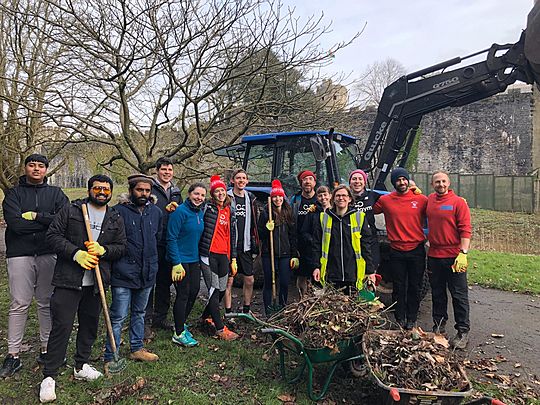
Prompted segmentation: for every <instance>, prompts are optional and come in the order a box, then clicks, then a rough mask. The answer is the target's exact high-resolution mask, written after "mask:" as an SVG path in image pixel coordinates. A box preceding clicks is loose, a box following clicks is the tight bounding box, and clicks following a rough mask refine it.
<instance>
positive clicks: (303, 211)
mask: <svg viewBox="0 0 540 405" xmlns="http://www.w3.org/2000/svg"><path fill="white" fill-rule="evenodd" d="M309 207H311V204H304V205H302V208H301V209H300V210H298V215H307V214H308V213H309Z"/></svg>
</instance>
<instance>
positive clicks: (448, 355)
mask: <svg viewBox="0 0 540 405" xmlns="http://www.w3.org/2000/svg"><path fill="white" fill-rule="evenodd" d="M413 335H414V336H413ZM363 339H364V346H365V349H366V350H365V354H366V357H367V359H368V361H369V363H370V365H371V368H372V372H373V373H374V374H375V375H376V376H377V377H378V378H379V379H380V380H381V381H382V382H383V383H384V384H386V385H388V386H390V387H398V388H406V389H411V390H421V391H466V390H469V389H470V383H469V382H468V380H467V377H466V375H465V373H464V371H463V370H462V368H461V367H460V364H459V360H458V359H457V358H456V357H455V356H454V354H453V352H452V351H450V350H449V348H448V346H449V345H448V341H447V340H446V338H445V337H444V336H442V335H435V334H433V333H426V332H424V331H422V330H421V329H420V328H418V329H417V330H416V331H414V332H404V331H369V332H367V333H366V334H365V335H364V338H363Z"/></svg>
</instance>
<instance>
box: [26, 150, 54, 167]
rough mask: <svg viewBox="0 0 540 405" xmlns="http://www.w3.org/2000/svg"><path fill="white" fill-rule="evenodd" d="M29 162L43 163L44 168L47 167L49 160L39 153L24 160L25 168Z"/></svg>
mask: <svg viewBox="0 0 540 405" xmlns="http://www.w3.org/2000/svg"><path fill="white" fill-rule="evenodd" d="M30 162H39V163H43V164H44V165H45V167H49V159H47V158H46V157H45V156H43V155H40V154H39V153H32V154H31V155H30V156H28V157H27V158H26V159H24V165H25V166H26V165H27V164H28V163H30Z"/></svg>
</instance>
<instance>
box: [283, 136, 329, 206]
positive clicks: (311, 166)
mask: <svg viewBox="0 0 540 405" xmlns="http://www.w3.org/2000/svg"><path fill="white" fill-rule="evenodd" d="M277 163H278V164H277V177H278V178H279V179H280V180H281V183H282V185H283V188H284V189H285V193H286V194H287V195H288V196H292V195H293V194H295V193H296V192H297V191H298V190H299V185H298V180H297V179H296V176H297V175H298V173H300V172H301V171H302V170H311V171H312V172H314V173H315V174H316V175H317V183H318V184H327V182H328V181H327V180H328V176H327V173H326V163H325V162H317V161H316V159H315V156H314V154H313V149H312V146H311V142H310V141H309V137H305V136H302V137H298V138H289V139H287V141H286V142H283V143H280V145H279V148H278V161H277Z"/></svg>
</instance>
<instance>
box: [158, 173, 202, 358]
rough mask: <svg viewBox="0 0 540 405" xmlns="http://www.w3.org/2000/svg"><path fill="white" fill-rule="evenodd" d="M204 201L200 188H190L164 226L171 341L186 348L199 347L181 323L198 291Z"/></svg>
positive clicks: (184, 319)
mask: <svg viewBox="0 0 540 405" xmlns="http://www.w3.org/2000/svg"><path fill="white" fill-rule="evenodd" d="M205 197H206V187H205V186H204V184H202V183H194V184H192V185H191V186H190V187H189V189H188V198H187V199H186V201H184V203H183V204H182V205H180V206H179V207H178V208H177V209H176V210H175V211H174V212H173V213H172V214H171V215H170V217H169V223H168V225H167V255H168V257H169V260H170V262H171V263H172V265H173V268H172V272H171V276H172V281H173V283H174V286H175V288H176V301H175V302H174V308H173V315H174V329H175V333H174V335H173V337H172V341H173V342H174V343H176V344H179V345H182V346H187V347H192V346H196V345H198V344H199V342H197V340H195V339H194V338H193V335H192V334H191V332H190V331H189V330H188V329H187V326H186V324H185V323H186V319H187V317H188V316H189V314H190V312H191V310H192V309H193V304H194V303H195V299H196V298H197V294H198V293H199V287H200V279H201V268H200V265H199V260H200V258H199V240H200V239H201V235H202V233H203V230H204V221H203V218H204V209H203V208H204V204H205V201H204V199H205Z"/></svg>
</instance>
